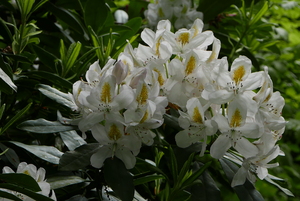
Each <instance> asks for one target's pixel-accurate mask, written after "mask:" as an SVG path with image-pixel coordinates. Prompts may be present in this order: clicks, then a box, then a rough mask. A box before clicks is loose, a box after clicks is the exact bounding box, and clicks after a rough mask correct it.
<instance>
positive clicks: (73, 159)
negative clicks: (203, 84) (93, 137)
mask: <svg viewBox="0 0 300 201" xmlns="http://www.w3.org/2000/svg"><path fill="white" fill-rule="evenodd" d="M99 148H100V145H99V144H98V143H90V144H84V145H82V146H80V147H78V148H76V149H75V150H73V151H67V152H66V153H64V155H62V157H61V159H60V161H59V166H58V168H59V170H61V171H75V170H78V169H81V168H84V167H86V166H88V165H89V164H90V158H91V156H92V155H93V154H94V153H95V152H96V151H97V150H98V149H99Z"/></svg>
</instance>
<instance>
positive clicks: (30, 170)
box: [0, 162, 56, 201]
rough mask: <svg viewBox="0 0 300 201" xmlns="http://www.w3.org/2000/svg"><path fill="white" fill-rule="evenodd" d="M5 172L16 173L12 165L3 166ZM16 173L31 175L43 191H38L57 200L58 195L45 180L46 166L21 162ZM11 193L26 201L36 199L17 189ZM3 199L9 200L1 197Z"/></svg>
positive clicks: (3, 200) (2, 200)
mask: <svg viewBox="0 0 300 201" xmlns="http://www.w3.org/2000/svg"><path fill="white" fill-rule="evenodd" d="M2 171H3V174H6V173H15V172H14V171H13V170H12V169H11V168H10V167H8V166H5V167H4V168H3V170H2ZM16 173H23V174H27V175H29V176H31V177H32V178H33V179H34V180H35V181H36V182H37V184H38V185H39V187H40V188H41V190H42V191H40V192H38V193H40V194H42V195H45V196H47V197H50V198H51V199H53V200H56V196H55V193H54V191H53V190H51V188H50V184H49V183H48V182H47V181H46V180H45V175H46V171H45V169H44V168H42V167H40V168H39V169H37V168H36V166H35V165H33V164H27V163H26V162H21V163H20V164H19V165H18V168H17V172H16ZM9 193H12V194H14V195H15V196H17V197H19V198H20V199H22V200H26V201H34V200H33V199H32V198H30V197H28V196H26V195H23V194H21V193H19V192H16V191H9ZM0 200H1V201H8V200H9V199H5V198H0Z"/></svg>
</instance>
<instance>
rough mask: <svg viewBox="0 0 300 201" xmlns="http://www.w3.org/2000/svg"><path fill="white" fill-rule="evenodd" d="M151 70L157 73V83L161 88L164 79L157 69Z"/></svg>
mask: <svg viewBox="0 0 300 201" xmlns="http://www.w3.org/2000/svg"><path fill="white" fill-rule="evenodd" d="M153 70H154V71H155V72H157V74H158V77H157V81H158V82H159V85H160V86H162V85H163V84H164V78H163V76H162V74H161V72H160V71H159V70H158V69H157V68H154V69H153Z"/></svg>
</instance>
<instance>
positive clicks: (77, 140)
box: [59, 130, 86, 151]
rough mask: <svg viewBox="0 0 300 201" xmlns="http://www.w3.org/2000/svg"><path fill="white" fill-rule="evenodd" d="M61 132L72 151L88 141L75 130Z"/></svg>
mask: <svg viewBox="0 0 300 201" xmlns="http://www.w3.org/2000/svg"><path fill="white" fill-rule="evenodd" d="M59 134H60V137H61V139H62V140H63V142H64V144H65V145H66V146H67V147H68V148H69V150H70V151H72V150H74V149H76V148H77V147H80V146H81V145H84V144H86V141H85V140H84V139H83V138H82V137H80V136H79V135H78V134H77V132H76V131H74V130H73V131H65V132H59Z"/></svg>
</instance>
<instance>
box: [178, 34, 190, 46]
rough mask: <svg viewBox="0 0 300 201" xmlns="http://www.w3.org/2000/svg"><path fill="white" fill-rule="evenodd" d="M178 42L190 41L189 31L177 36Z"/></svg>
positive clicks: (183, 43) (185, 42)
mask: <svg viewBox="0 0 300 201" xmlns="http://www.w3.org/2000/svg"><path fill="white" fill-rule="evenodd" d="M178 42H180V43H181V44H182V45H185V44H187V43H189V42H190V33H189V32H186V33H182V34H180V35H179V37H178Z"/></svg>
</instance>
